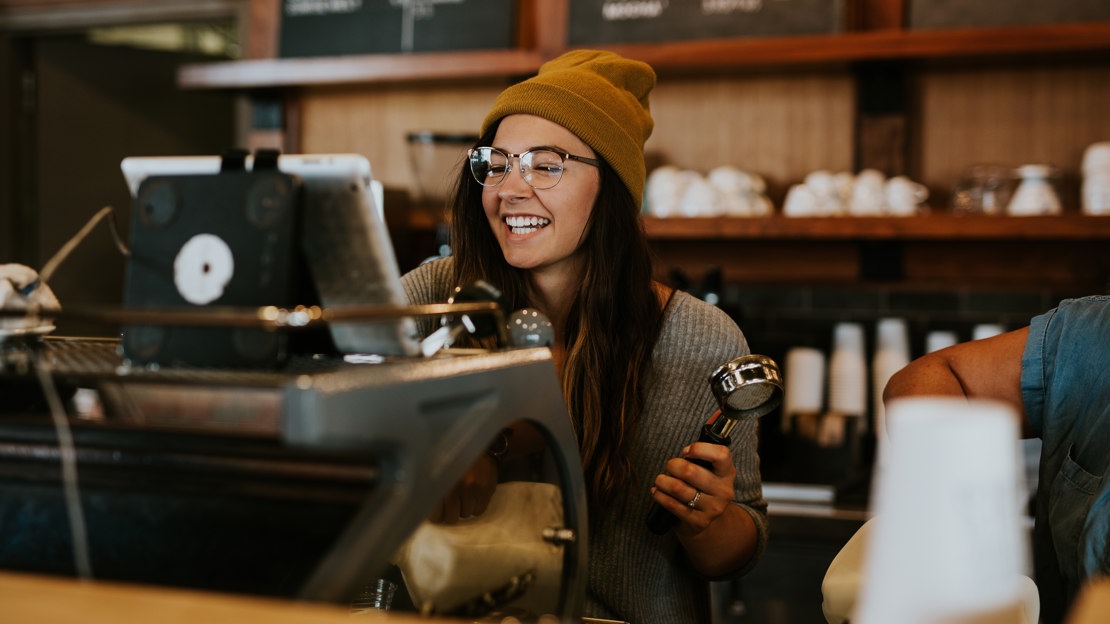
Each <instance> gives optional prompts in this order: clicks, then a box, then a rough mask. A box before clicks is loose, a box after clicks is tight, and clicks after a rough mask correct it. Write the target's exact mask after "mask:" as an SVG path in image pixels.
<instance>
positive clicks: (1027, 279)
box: [178, 0, 1110, 290]
mask: <svg viewBox="0 0 1110 624" xmlns="http://www.w3.org/2000/svg"><path fill="white" fill-rule="evenodd" d="M266 1H267V2H271V3H274V4H276V3H275V2H274V0H266ZM859 6H860V9H861V14H860V15H859V16H857V17H856V19H855V22H854V23H853V24H852V25H850V27H849V28H847V29H846V30H845V31H844V32H841V33H838V34H828V35H806V36H790V37H750V38H736V39H727V40H721V39H714V40H698V41H670V42H668V41H660V42H655V43H649V44H622V45H607V46H596V47H603V48H606V49H610V50H613V51H616V52H618V53H620V54H622V55H625V56H628V57H631V58H636V59H640V60H643V61H645V62H647V63H649V64H651V65H652V66H653V67H654V68H655V69H656V71H657V73H658V74H659V75H660V79H661V81H662V80H680V81H682V82H683V84H684V85H687V86H689V88H691V89H694V90H696V89H697V88H698V85H699V84H706V85H711V86H709V87H707V88H712V89H717V88H720V84H721V81H729V80H733V81H741V82H742V81H745V80H749V78H750V77H751V76H768V75H771V76H776V77H777V76H785V77H786V78H784V80H786V81H789V80H791V78H790V76H798V78H797V80H798V81H799V82H801V81H806V80H811V79H812V77H813V76H824V75H828V76H837V77H840V78H837V79H840V80H843V79H845V78H843V77H847V78H846V79H847V80H854V81H855V82H856V89H857V90H859V89H862V88H863V87H862V86H861V85H863V83H866V82H868V81H871V83H872V84H871V85H870V86H872V87H874V86H875V83H876V82H877V83H878V84H879V86H880V87H883V88H887V86H886V85H885V84H883V83H884V81H886V80H887V78H888V77H889V76H888V75H887V74H884V73H879V74H878V75H877V76H876V75H875V74H870V73H868V72H869V71H870V70H869V69H868V68H874V67H880V68H887V69H889V68H894V74H893V76H894V79H895V81H902V80H904V81H905V82H902V83H901V86H900V87H894V88H893V89H894V90H895V92H897V89H899V88H903V89H904V92H902V93H897V95H904V96H905V97H906V98H909V101H908V102H907V103H904V104H903V106H904V108H901V109H900V110H898V111H896V112H895V113H894V115H893V116H890V115H886V116H885V117H884V114H885V111H883V112H880V113H879V114H878V115H876V114H875V111H874V110H870V109H869V106H870V105H869V104H868V103H867V102H864V101H862V100H857V101H856V102H854V106H855V108H856V118H855V121H854V123H855V124H856V126H857V128H856V131H855V132H856V134H855V136H854V139H853V140H854V142H855V145H854V147H853V148H852V149H853V150H854V153H855V154H856V156H855V160H856V163H857V166H859V167H860V168H862V167H863V166H871V165H869V164H868V163H870V162H875V161H876V154H877V159H878V162H890V163H892V164H893V165H895V166H905V167H908V168H912V167H914V166H920V165H921V162H920V160H921V153H922V150H923V147H924V141H927V140H928V139H927V138H925V137H922V136H920V135H915V134H914V133H915V132H919V131H920V129H919V128H915V127H913V123H914V122H915V118H914V117H913V116H914V115H915V114H919V113H920V109H919V108H918V109H915V107H919V106H922V105H923V102H924V101H925V100H926V98H928V97H932V98H933V99H932V100H929V101H930V102H931V104H930V105H931V106H936V105H937V102H938V100H939V101H940V105H941V106H943V107H945V111H946V115H942V116H941V118H940V119H938V120H937V123H946V122H950V121H952V120H953V119H960V118H961V116H962V115H965V114H972V115H978V118H977V119H978V120H979V122H982V120H983V113H982V111H981V110H980V109H979V108H978V107H977V104H976V100H975V99H974V98H976V97H980V96H979V94H977V93H975V94H969V95H967V96H966V97H964V94H965V93H966V90H964V91H959V89H960V86H959V84H956V86H952V85H953V83H952V82H944V83H943V84H942V86H943V88H945V89H947V91H944V93H943V94H942V95H940V96H936V95H932V94H929V93H922V92H921V89H922V87H921V84H919V83H918V82H915V81H916V80H918V78H919V76H921V75H923V74H927V72H928V71H929V70H928V68H930V67H947V68H956V69H957V70H959V69H962V68H963V67H964V66H965V65H968V64H975V65H989V66H990V67H994V68H1001V69H1000V70H999V71H1001V72H1002V73H1003V74H1005V73H1006V72H1007V71H1011V70H1012V69H1013V68H1020V67H1026V66H1029V65H1037V66H1043V65H1044V64H1045V63H1057V64H1058V66H1059V67H1063V68H1071V67H1072V66H1080V67H1088V66H1091V65H1092V64H1094V65H1096V66H1100V67H1101V66H1102V65H1105V64H1106V63H1107V59H1110V22H1098V23H1065V24H1043V25H1031V26H1008V27H978V28H959V29H928V30H926V29H922V30H911V29H906V28H903V27H902V21H903V16H904V15H905V14H906V11H907V8H906V5H905V3H904V2H903V1H902V0H861V1H860V3H859ZM521 7H522V11H521V13H520V14H519V16H518V17H519V19H518V30H519V37H518V38H519V42H518V45H517V47H515V48H513V49H508V50H482V51H463V52H455V53H412V54H381V55H361V56H341V57H329V58H300V59H292V58H284V59H281V58H274V57H275V56H276V52H275V51H276V49H277V46H276V37H277V33H276V27H275V23H274V19H273V16H270V19H269V21H266V20H258V24H257V25H256V27H254V28H253V29H252V36H253V37H254V40H255V41H254V44H253V45H252V46H251V47H252V49H255V50H259V49H262V50H265V49H267V48H268V49H269V50H270V52H269V54H266V53H263V54H255V56H256V57H259V56H260V57H259V58H252V59H248V60H241V61H232V62H223V63H205V64H197V65H187V66H184V67H182V68H181V69H180V70H179V73H178V84H179V86H181V87H182V88H186V89H236V90H241V91H244V92H246V93H253V92H264V93H270V94H272V93H274V92H277V93H281V94H284V96H283V97H284V99H285V104H286V106H287V107H288V108H289V109H291V110H292V111H293V113H294V114H293V118H294V119H295V120H298V121H297V123H301V122H302V121H303V119H302V118H303V117H304V115H306V114H316V115H320V114H321V113H320V112H319V111H320V110H321V108H320V102H321V101H329V98H334V100H335V101H346V100H347V99H351V101H352V102H353V101H361V100H358V99H357V98H361V97H365V98H369V99H372V98H373V97H374V96H373V94H374V93H383V94H385V93H393V92H395V90H397V89H402V90H404V89H407V90H409V91H410V92H411V91H415V90H423V89H428V90H429V92H436V90H437V89H440V90H443V89H449V88H451V87H452V86H454V85H459V84H488V85H492V86H491V87H490V88H492V89H499V88H500V87H499V86H498V85H500V84H503V83H504V82H505V81H508V80H515V79H519V78H521V77H524V76H527V75H530V74H532V73H534V72H535V71H536V70H537V69H538V68H539V66H540V65H541V64H542V63H543V62H544V61H545V60H547V59H549V58H553V57H555V56H557V55H558V54H560V53H561V52H563V51H564V50H566V49H567V47H568V46H567V15H568V10H569V9H568V7H569V4H568V0H545V2H539V3H534V4H533V3H527V2H526V3H522V4H521ZM259 42H261V43H259ZM1100 64H1101V65H1100ZM884 71H885V70H884ZM1049 71H1051V70H1049ZM1101 75H1102V74H1097V76H1101ZM946 79H947V77H946ZM1007 79H1008V80H1009V82H1008V83H1007V84H1003V85H1001V86H999V85H992V86H988V87H985V89H986V90H985V93H988V94H989V93H994V92H997V93H1000V94H1003V95H1001V96H999V95H987V97H988V98H990V97H1010V96H1013V95H1014V94H1020V88H1021V87H1020V85H1017V86H1015V83H1017V82H1019V79H1015V78H1013V77H1007ZM1071 80H1072V82H1071V83H1069V84H1068V85H1067V88H1068V89H1070V90H1071V91H1070V92H1071V93H1079V94H1085V95H1081V97H1079V98H1078V99H1079V100H1082V101H1083V102H1085V103H1086V104H1087V105H1089V104H1090V101H1091V100H1092V99H1094V100H1095V101H1096V103H1097V101H1099V100H1098V96H1097V93H1100V92H1102V91H1097V90H1098V89H1099V88H1100V87H1098V86H1097V81H1095V84H1092V85H1090V86H1089V87H1087V86H1082V85H1079V86H1077V83H1079V82H1082V80H1081V79H1078V78H1073V79H1071ZM698 81H703V82H702V83H699V82H698ZM1041 84H1042V86H1043V82H1042V83H1041ZM834 88H835V87H834ZM991 89H994V90H995V91H991ZM1103 91H1104V90H1103ZM848 93H850V91H849V92H848ZM954 93H959V94H960V97H961V98H962V99H960V101H955V100H956V99H957V98H954V97H952V96H953V94H954ZM1092 93H1094V94H1096V95H1094V96H1092V95H1091V94H1092ZM352 94H356V95H355V96H353V95H352ZM366 94H370V95H366ZM454 95H455V94H454V93H451V94H450V95H449V96H448V97H447V98H445V100H444V101H445V102H446V101H447V100H449V99H450V98H451V97H453V96H454ZM843 95H845V92H843V91H841V92H839V93H838V94H837V95H831V96H828V97H842V96H843ZM382 97H383V98H384V99H388V98H389V97H391V96H389V95H383V96H382ZM857 97H860V98H862V96H861V95H858V94H857ZM1031 97H1032V96H1031ZM352 98H354V99H352ZM305 102H308V104H307V105H305V104H304V103H305ZM968 102H970V104H969V103H968ZM302 105H304V106H306V110H309V111H312V113H305V112H304V111H302V110H301V109H300V108H299V107H300V106H302ZM341 106H348V107H349V106H351V105H347V104H344V105H341ZM444 106H448V104H446V103H445V104H444ZM1107 106H1110V102H1108V103H1107ZM323 108H324V109H327V110H329V111H331V110H332V109H331V107H330V106H327V105H325V106H324V107H323ZM349 110H350V108H342V109H341V111H342V112H343V113H344V114H351V115H353V116H356V117H357V115H358V113H348V111H349ZM383 110H384V111H385V112H386V114H388V111H389V110H391V109H388V107H386V108H384V109H383ZM383 110H377V111H376V112H375V113H367V115H370V114H377V115H381V114H383ZM701 114H702V116H703V117H708V115H705V113H704V111H703V112H702V113H701ZM1021 114H1026V113H1025V112H1022V111H1019V112H1016V113H1013V115H1014V118H1013V119H1009V120H1007V122H1006V123H1010V124H1015V123H1018V124H1020V123H1021V122H1020V121H1015V119H1020V115H1021ZM1027 114H1029V115H1044V114H1045V111H1044V110H1043V109H1038V108H1037V107H1036V106H1031V107H1030V109H1029V111H1028V113H1027ZM402 116H405V118H406V119H408V116H407V115H405V114H404V113H402ZM892 117H893V125H891V120H892ZM670 122H671V123H672V125H673V123H674V119H673V118H671V119H670ZM917 122H920V119H917ZM402 123H406V122H402ZM1091 126H1092V124H1091V123H1087V124H1086V125H1085V126H1084V125H1080V126H1076V127H1065V128H1064V131H1065V132H1070V133H1071V135H1072V136H1071V138H1070V140H1071V141H1072V143H1073V145H1074V147H1072V148H1071V149H1072V151H1075V150H1076V149H1077V148H1080V147H1081V146H1082V145H1083V143H1082V142H1081V141H1082V138H1081V137H1082V136H1083V135H1084V134H1092V133H1091V132H1090V130H1091ZM692 128H693V129H692V130H691V131H692V132H700V133H703V134H704V133H706V132H710V131H712V130H711V128H712V122H705V121H702V122H700V125H699V123H698V122H697V121H695V122H694V124H693V126H692ZM891 128H894V129H895V130H894V132H895V133H896V134H897V136H895V138H894V139H893V140H891V138H890V136H885V135H884V133H889V132H890V131H891ZM1013 130H1017V131H1018V132H1020V131H1023V130H1024V128H1020V127H1018V128H1013ZM303 131H304V130H303V128H302V127H296V128H293V129H291V130H290V132H294V133H296V132H303ZM812 131H816V128H815V129H814V130H811V132H812ZM982 131H983V132H984V133H985V134H986V135H990V134H991V133H994V135H993V136H995V137H996V138H997V136H1000V135H999V134H998V130H997V129H991V128H985V129H983V130H982ZM320 132H328V130H321V129H317V130H316V133H317V134H319V133H320ZM331 132H335V129H332V130H331ZM934 136H935V135H934ZM875 137H878V140H879V143H880V145H879V148H878V150H877V152H876V150H875V143H874V141H873V139H875ZM797 138H798V137H795V140H796V139H797ZM1094 138H1096V139H1097V138H1102V137H1094ZM672 139H673V136H672ZM783 140H789V139H783ZM934 140H935V139H934ZM884 141H885V143H884ZM900 142H901V143H900ZM325 143H327V141H325ZM292 144H293V145H294V146H298V145H300V143H299V137H293V138H292ZM1003 144H1004V143H1003ZM687 148H688V146H687ZM394 149H396V148H394ZM673 149H680V148H673ZM903 149H904V150H905V151H906V152H907V153H909V154H910V155H909V156H908V160H909V161H911V162H909V163H908V164H907V163H906V162H904V161H902V162H898V154H899V153H900V151H899V150H903ZM867 150H870V151H867ZM1060 151H1061V150H1060V149H1057V150H1056V152H1057V153H1059V152H1060ZM865 152H866V153H865ZM890 154H894V155H895V157H894V158H893V159H890V160H886V161H884V160H883V159H884V158H885V157H886V156H887V155H890ZM781 155H782V154H780V156H781ZM958 157H963V154H960V155H958ZM968 157H969V158H971V157H973V156H968ZM1018 157H1020V156H1018ZM1027 157H1028V156H1027ZM915 158H917V160H914V159H915ZM936 160H937V158H936V156H933V161H932V162H933V167H934V169H935V168H936ZM711 162H712V161H711ZM942 162H947V161H942ZM861 163H862V164H861ZM966 164H972V163H971V162H968V163H966ZM880 168H882V167H880ZM804 173H805V172H804V171H793V172H792V174H791V177H790V178H787V179H780V180H778V181H779V183H780V184H784V185H785V184H790V183H794V182H797V181H800V175H801V174H804ZM895 173H907V172H906V171H899V172H895ZM910 173H912V172H910ZM892 174H893V173H892ZM944 175H945V176H947V175H950V174H949V173H945V174H944ZM795 178H798V179H795ZM946 180H948V178H947V177H942V178H940V179H937V180H934V181H933V182H934V184H935V188H934V189H933V190H934V191H935V192H934V193H933V194H932V196H931V202H932V204H933V205H932V213H931V214H929V215H926V216H921V217H912V218H805V219H798V218H786V217H782V216H781V215H776V216H775V217H773V218H768V219H743V218H708V219H707V218H690V219H686V218H668V219H655V218H650V217H649V218H646V219H645V229H646V231H647V233H648V235H649V237H650V238H651V239H652V240H653V243H654V246H655V248H656V252H657V254H658V255H659V256H660V258H661V260H662V262H661V264H663V265H665V266H680V267H687V268H689V269H691V270H697V269H698V268H699V267H704V266H705V265H707V264H718V265H724V266H725V267H726V275H727V276H728V278H729V279H735V280H746V281H764V282H769V281H776V280H788V281H806V280H809V281H810V282H812V283H824V284H836V285H845V286H847V285H850V284H852V283H856V282H864V281H869V280H870V281H874V280H876V279H878V280H880V281H883V280H885V281H886V283H888V284H890V285H898V284H906V283H909V282H912V281H914V280H921V281H925V282H929V283H933V284H941V285H948V286H951V287H953V288H958V287H980V286H984V285H997V284H1006V285H1010V286H1013V287H1014V288H1017V289H1022V288H1029V289H1040V288H1044V287H1046V286H1047V287H1056V286H1060V287H1062V288H1071V289H1076V290H1084V289H1087V290H1093V289H1105V288H1106V285H1107V283H1108V280H1110V257H1108V256H1110V253H1108V252H1107V251H1106V248H1107V247H1108V245H1107V243H1110V218H1100V217H1086V216H1081V215H1079V214H1078V211H1077V210H1076V209H1075V207H1074V205H1073V206H1072V207H1071V209H1070V210H1069V211H1068V212H1067V213H1066V214H1065V215H1064V216H1060V217H1043V218H1042V217H1037V218H1007V217H958V216H954V215H952V214H950V213H947V212H945V211H944V203H945V197H944V196H943V194H944V191H945V188H944V187H945V185H946V184H948V182H947V181H946ZM780 199H781V198H780ZM402 223H403V225H402V227H404V228H406V229H407V230H408V231H409V232H411V233H412V234H413V235H414V236H416V237H423V238H428V237H429V236H430V233H431V232H433V231H434V229H435V227H436V222H435V219H434V218H432V217H431V216H430V215H429V214H428V213H427V212H418V213H415V214H412V215H408V216H405V217H404V218H403V219H402ZM740 246H742V247H743V248H744V249H755V250H758V251H759V261H757V262H752V261H751V259H750V258H748V259H744V260H743V261H741V260H737V259H735V258H732V257H729V256H730V254H734V253H735V250H736V249H737V248H738V247H740ZM877 263H878V264H881V263H893V264H895V265H897V266H896V267H895V268H894V269H893V270H889V271H886V270H882V269H880V270H877V271H876V266H877V265H878V264H877ZM968 266H974V267H976V268H975V269H974V270H969V269H968V268H967V267H968Z"/></svg>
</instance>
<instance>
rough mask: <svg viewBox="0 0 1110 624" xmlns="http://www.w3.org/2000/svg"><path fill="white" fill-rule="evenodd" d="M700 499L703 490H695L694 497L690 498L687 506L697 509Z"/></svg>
mask: <svg viewBox="0 0 1110 624" xmlns="http://www.w3.org/2000/svg"><path fill="white" fill-rule="evenodd" d="M699 500H701V490H694V497H693V498H691V499H690V502H688V503H686V506H687V507H689V508H690V509H697V508H698V501H699Z"/></svg>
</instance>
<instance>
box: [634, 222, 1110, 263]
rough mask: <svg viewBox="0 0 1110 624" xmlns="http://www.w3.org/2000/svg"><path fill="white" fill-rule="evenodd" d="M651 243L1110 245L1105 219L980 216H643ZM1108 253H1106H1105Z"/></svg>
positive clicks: (1109, 231) (1108, 224) (1109, 232)
mask: <svg viewBox="0 0 1110 624" xmlns="http://www.w3.org/2000/svg"><path fill="white" fill-rule="evenodd" d="M644 228H645V230H646V231H647V233H648V235H649V236H650V237H652V238H653V239H657V240H711V239H736V240H760V239H769V238H772V239H779V240H809V239H823V240H859V239H868V240H888V241H899V240H931V241H938V240H941V241H976V240H979V241H982V240H988V241H989V240H995V241H998V240H1019V239H1020V240H1027V241H1060V240H1071V241H1089V240H1108V241H1110V218H1105V217H1089V216H1083V215H1065V216H1059V217H980V216H966V217H965V216H954V215H951V214H943V213H942V214H934V215H928V216H921V217H804V218H795V217H783V216H781V215H775V216H773V217H770V218H743V219H741V218H728V217H712V218H672V217H668V218H665V219H659V218H651V217H649V218H646V219H645V220H644ZM1107 253H1108V254H1110V249H1108V250H1107Z"/></svg>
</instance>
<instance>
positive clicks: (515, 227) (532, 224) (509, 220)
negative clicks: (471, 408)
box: [505, 217, 551, 234]
mask: <svg viewBox="0 0 1110 624" xmlns="http://www.w3.org/2000/svg"><path fill="white" fill-rule="evenodd" d="M549 223H551V220H550V219H544V218H543V217H505V225H508V226H509V229H510V230H512V232H513V234H531V233H532V232H538V231H539V230H540V228H543V227H546V226H547V224H549Z"/></svg>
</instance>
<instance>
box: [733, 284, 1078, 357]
mask: <svg viewBox="0 0 1110 624" xmlns="http://www.w3.org/2000/svg"><path fill="white" fill-rule="evenodd" d="M1086 294H1095V293H1063V292H1054V291H1051V290H1047V289H1046V290H1043V291H1040V292H981V291H975V292H971V291H950V290H949V291H941V290H936V291H924V290H906V289H902V288H882V287H868V288H836V287H820V286H814V287H809V286H783V287H779V286H750V285H729V286H726V287H725V289H724V292H723V296H722V298H721V302H720V304H719V305H720V306H721V307H722V308H723V309H725V310H726V311H727V312H728V313H729V314H730V315H731V316H732V317H733V318H734V319H736V321H737V323H739V325H740V327H741V329H743V330H744V333H745V335H747V337H748V341H749V342H750V343H751V346H752V349H753V350H754V351H760V352H764V353H767V354H768V355H770V354H771V353H772V352H773V353H778V354H780V355H781V354H785V352H786V350H787V349H789V348H790V347H794V346H808V347H815V348H818V349H822V350H824V351H826V352H827V351H828V349H829V347H830V345H831V343H832V333H833V326H834V325H835V324H836V323H839V322H845V321H847V322H857V323H861V324H862V325H863V326H864V331H865V337H866V340H867V342H868V345H867V348H868V350H869V351H870V349H871V346H872V345H871V344H870V343H871V342H873V340H874V335H875V325H876V323H877V322H878V320H879V319H882V318H886V317H899V318H903V319H905V320H906V324H907V326H908V328H909V332H910V349H911V352H912V353H911V355H912V357H917V356H919V355H922V354H923V353H924V350H925V336H926V334H927V333H928V332H930V331H933V330H949V331H954V332H956V335H957V336H958V337H959V339H960V340H961V341H964V340H970V339H971V336H972V328H973V327H974V326H975V325H977V324H980V323H994V324H1000V325H1002V326H1003V327H1004V328H1005V329H1007V330H1012V329H1017V328H1019V327H1022V326H1024V325H1027V324H1028V323H1029V320H1030V319H1031V318H1032V317H1033V316H1035V315H1037V314H1040V313H1042V312H1044V311H1046V310H1049V309H1051V308H1053V307H1055V305H1056V304H1057V303H1058V302H1059V301H1060V300H1061V299H1064V298H1067V297H1075V296H1082V295H1086Z"/></svg>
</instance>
